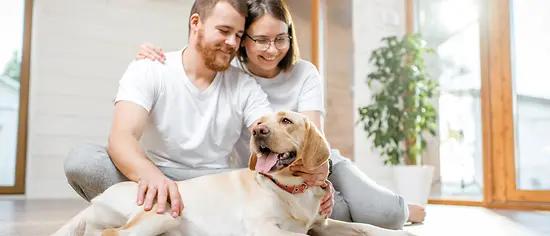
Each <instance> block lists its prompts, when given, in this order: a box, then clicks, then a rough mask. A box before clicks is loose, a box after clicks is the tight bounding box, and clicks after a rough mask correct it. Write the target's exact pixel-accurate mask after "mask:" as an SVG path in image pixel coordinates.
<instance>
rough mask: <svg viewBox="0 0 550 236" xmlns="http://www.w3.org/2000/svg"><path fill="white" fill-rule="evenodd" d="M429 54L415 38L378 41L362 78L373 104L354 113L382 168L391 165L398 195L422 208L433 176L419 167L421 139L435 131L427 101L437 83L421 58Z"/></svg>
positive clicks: (434, 115) (430, 168)
mask: <svg viewBox="0 0 550 236" xmlns="http://www.w3.org/2000/svg"><path fill="white" fill-rule="evenodd" d="M432 52H433V51H432V50H431V49H430V48H427V47H426V43H425V42H424V41H423V40H422V37H421V36H420V35H419V34H411V35H408V34H407V35H405V36H403V37H401V38H399V37H397V36H390V37H385V38H383V39H382V45H381V46H380V47H378V48H376V49H375V50H374V51H373V52H372V53H371V55H370V59H369V63H372V64H373V65H374V69H373V70H372V72H371V73H369V74H368V76H367V84H368V86H369V88H370V89H371V91H372V93H373V96H372V102H371V104H370V105H367V106H363V107H359V108H358V111H359V120H358V124H362V127H363V129H364V130H365V132H366V135H367V137H368V138H369V139H372V141H373V144H374V148H376V149H378V150H379V151H380V154H381V156H382V157H384V158H385V160H384V164H385V165H392V166H393V168H392V169H393V172H394V181H395V187H396V190H397V191H398V194H400V195H401V196H403V197H404V198H405V199H407V200H408V201H412V202H417V203H418V204H426V203H427V198H428V196H429V192H430V189H431V183H432V179H433V172H434V168H433V166H429V165H425V164H424V163H423V162H422V156H423V155H422V154H423V152H424V151H425V150H426V147H427V144H426V134H427V133H429V134H431V135H435V134H436V126H437V123H436V121H437V111H436V109H435V108H434V106H433V105H432V103H431V101H430V100H431V99H432V98H433V96H434V95H435V94H436V91H437V89H438V84H437V82H436V81H434V80H432V79H430V77H429V75H428V73H427V72H426V69H425V67H424V55H425V54H427V53H432Z"/></svg>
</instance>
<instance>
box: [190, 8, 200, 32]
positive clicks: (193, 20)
mask: <svg viewBox="0 0 550 236" xmlns="http://www.w3.org/2000/svg"><path fill="white" fill-rule="evenodd" d="M199 24H200V16H199V14H198V13H193V15H191V17H189V28H190V29H191V32H197V31H198V30H199ZM191 32H189V33H191Z"/></svg>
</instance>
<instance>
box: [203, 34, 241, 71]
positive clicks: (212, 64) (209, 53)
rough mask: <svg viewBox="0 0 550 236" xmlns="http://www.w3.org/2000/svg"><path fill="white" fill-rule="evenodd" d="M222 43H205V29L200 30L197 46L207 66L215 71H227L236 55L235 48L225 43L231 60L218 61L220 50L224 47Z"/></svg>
mask: <svg viewBox="0 0 550 236" xmlns="http://www.w3.org/2000/svg"><path fill="white" fill-rule="evenodd" d="M222 47H223V46H222V45H208V44H206V43H204V31H203V30H202V29H201V30H199V32H198V39H197V44H196V48H197V51H198V52H199V53H200V54H201V56H202V58H203V59H204V64H205V65H206V67H208V68H209V69H211V70H213V71H225V70H227V68H229V66H230V65H231V60H233V58H234V57H235V54H236V52H235V48H233V47H231V46H228V45H225V48H224V49H225V50H223V51H226V52H230V54H229V60H228V61H227V62H218V60H216V58H217V55H218V52H220V49H222Z"/></svg>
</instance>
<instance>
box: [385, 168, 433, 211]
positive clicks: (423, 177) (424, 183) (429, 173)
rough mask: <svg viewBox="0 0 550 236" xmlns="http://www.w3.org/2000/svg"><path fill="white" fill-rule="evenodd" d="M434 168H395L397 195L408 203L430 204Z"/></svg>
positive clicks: (394, 176)
mask: <svg viewBox="0 0 550 236" xmlns="http://www.w3.org/2000/svg"><path fill="white" fill-rule="evenodd" d="M433 175H434V167H433V166H429V165H422V166H412V165H411V166H409V165H402V166H401V165H400V166H394V167H393V178H394V183H395V187H396V190H397V194H399V195H400V196H402V197H403V198H404V199H405V201H406V202H407V203H413V204H418V205H422V206H425V205H426V204H428V197H429V195H430V191H431V187H432V181H433Z"/></svg>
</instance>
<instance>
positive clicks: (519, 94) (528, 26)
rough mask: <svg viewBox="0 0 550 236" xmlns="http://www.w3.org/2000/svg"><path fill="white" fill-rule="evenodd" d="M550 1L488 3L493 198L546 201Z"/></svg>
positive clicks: (549, 199)
mask: <svg viewBox="0 0 550 236" xmlns="http://www.w3.org/2000/svg"><path fill="white" fill-rule="evenodd" d="M548 12H550V1H547V0H504V1H502V0H489V1H488V5H487V13H488V14H487V15H488V24H487V28H486V29H487V32H486V33H487V34H488V35H489V36H488V45H489V46H488V48H489V51H488V54H489V57H488V65H489V68H490V69H489V70H488V71H489V72H488V73H489V76H488V78H489V80H490V82H489V83H490V94H491V95H490V103H489V104H490V105H489V106H490V107H491V108H490V109H491V111H492V112H491V113H492V115H491V127H492V130H491V140H492V142H491V143H492V144H491V145H492V146H491V150H492V152H491V159H492V162H491V166H492V169H493V176H491V177H492V179H494V180H495V181H494V183H493V185H494V186H493V189H494V193H493V194H494V197H493V199H496V200H501V201H506V202H530V203H533V202H538V203H550V73H549V72H548V67H549V60H548V57H549V55H550V44H548V42H550V27H548V26H546V25H545V24H549V23H550V15H548V14H547V13H548Z"/></svg>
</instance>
